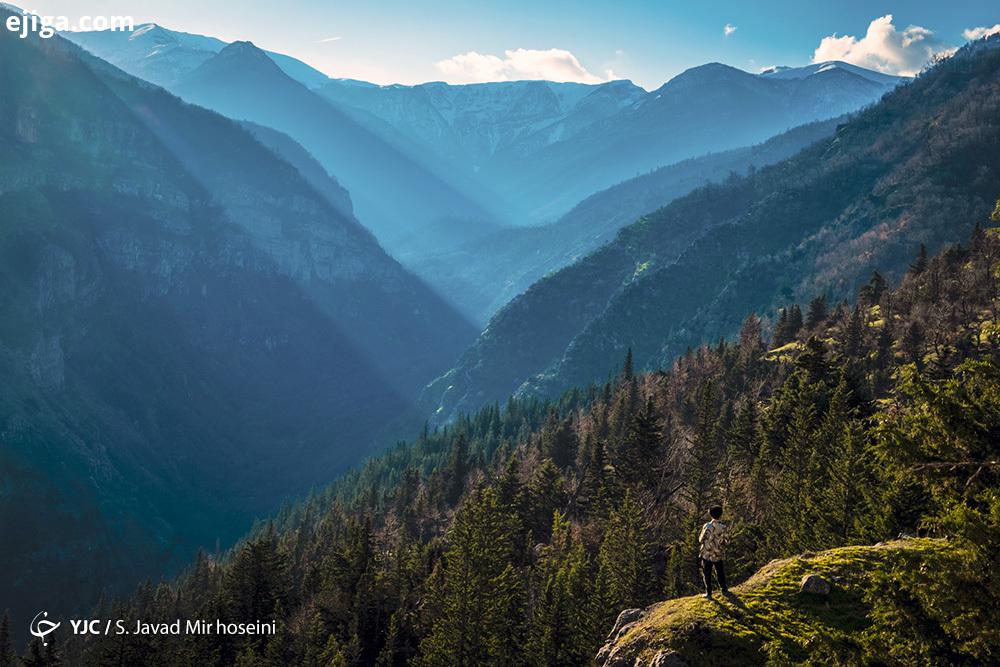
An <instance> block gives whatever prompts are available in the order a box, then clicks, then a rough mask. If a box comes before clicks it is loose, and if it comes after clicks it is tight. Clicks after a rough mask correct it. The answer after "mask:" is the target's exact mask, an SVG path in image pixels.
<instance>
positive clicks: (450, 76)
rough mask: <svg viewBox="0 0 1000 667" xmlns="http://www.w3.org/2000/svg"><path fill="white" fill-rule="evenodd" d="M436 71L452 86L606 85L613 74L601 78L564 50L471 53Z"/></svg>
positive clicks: (444, 62)
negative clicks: (506, 83)
mask: <svg viewBox="0 0 1000 667" xmlns="http://www.w3.org/2000/svg"><path fill="white" fill-rule="evenodd" d="M434 66H435V68H436V69H437V70H438V71H439V72H441V73H442V74H444V75H445V77H446V78H447V80H448V82H449V83H484V82H487V81H523V80H528V79H530V80H535V79H545V80H548V81H559V82H575V83H604V82H605V81H608V80H610V79H611V78H613V77H614V75H613V73H611V72H610V71H609V72H607V73H606V76H603V77H602V76H598V75H596V74H594V73H592V72H590V71H588V70H587V68H586V67H584V66H583V65H582V64H581V63H580V60H579V59H578V58H577V57H576V56H575V55H573V53H572V52H570V51H567V50H565V49H541V50H540V49H508V50H506V51H504V53H503V56H502V57H501V56H497V55H493V54H488V53H478V52H476V51H468V52H466V53H460V54H458V55H456V56H452V57H451V58H447V59H445V60H441V61H439V62H437V63H436V64H435V65H434Z"/></svg>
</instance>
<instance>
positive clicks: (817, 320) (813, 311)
mask: <svg viewBox="0 0 1000 667" xmlns="http://www.w3.org/2000/svg"><path fill="white" fill-rule="evenodd" d="M828 316H829V309H828V308H827V305H826V295H820V296H818V297H816V298H815V299H813V300H812V301H810V302H809V311H808V313H807V314H806V328H808V329H815V328H816V327H818V326H819V325H821V324H823V322H826V318H827V317H828Z"/></svg>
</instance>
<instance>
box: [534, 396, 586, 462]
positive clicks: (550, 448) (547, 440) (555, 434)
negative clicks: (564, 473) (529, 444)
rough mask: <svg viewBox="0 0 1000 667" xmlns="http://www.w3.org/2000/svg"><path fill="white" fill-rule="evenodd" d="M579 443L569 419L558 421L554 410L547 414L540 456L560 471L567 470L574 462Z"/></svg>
mask: <svg viewBox="0 0 1000 667" xmlns="http://www.w3.org/2000/svg"><path fill="white" fill-rule="evenodd" d="M578 447H579V443H578V441H577V438H576V431H574V430H573V423H572V422H571V421H570V420H569V419H559V418H558V416H557V415H556V413H555V410H553V411H552V412H550V413H549V420H548V422H547V423H546V425H545V428H543V429H542V439H541V450H542V456H545V457H548V458H550V459H552V461H553V463H555V464H556V466H557V467H558V468H560V469H562V468H567V467H569V466H570V465H572V464H573V462H574V461H575V460H576V454H577V449H578Z"/></svg>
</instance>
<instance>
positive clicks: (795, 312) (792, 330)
mask: <svg viewBox="0 0 1000 667" xmlns="http://www.w3.org/2000/svg"><path fill="white" fill-rule="evenodd" d="M801 330H802V309H801V308H799V304H797V303H794V304H792V307H791V309H789V311H788V340H792V339H794V338H795V336H797V335H798V333H799V331H801Z"/></svg>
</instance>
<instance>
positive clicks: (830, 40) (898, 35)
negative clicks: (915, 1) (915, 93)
mask: <svg viewBox="0 0 1000 667" xmlns="http://www.w3.org/2000/svg"><path fill="white" fill-rule="evenodd" d="M967 32H968V31H967ZM954 50H955V48H954V47H953V46H951V45H949V44H947V43H945V42H944V41H942V40H941V39H939V38H938V37H937V36H936V35H935V34H934V32H933V31H931V30H928V29H927V28H924V27H921V26H917V25H911V26H908V27H907V28H905V29H903V30H898V29H897V28H896V26H895V25H893V23H892V14H886V15H885V16H881V17H879V18H877V19H875V20H873V21H872V22H871V23H870V24H869V25H868V32H866V33H865V36H864V37H861V38H860V39H859V38H857V37H854V36H852V35H844V36H840V37H838V36H837V34H836V33H834V34H833V35H830V36H828V37H824V38H823V39H822V40H821V41H820V43H819V46H818V47H817V48H816V51H815V52H814V53H813V57H812V61H813V62H814V63H819V62H825V61H828V60H843V61H844V62H848V63H851V64H853V65H858V66H860V67H867V68H868V69H873V70H877V71H879V72H885V73H886V74H897V75H900V76H915V75H916V74H917V73H919V72H920V70H921V69H923V68H924V66H925V65H927V64H928V63H929V62H931V60H933V59H934V58H935V57H937V56H940V55H947V54H950V53H952V52H954Z"/></svg>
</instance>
